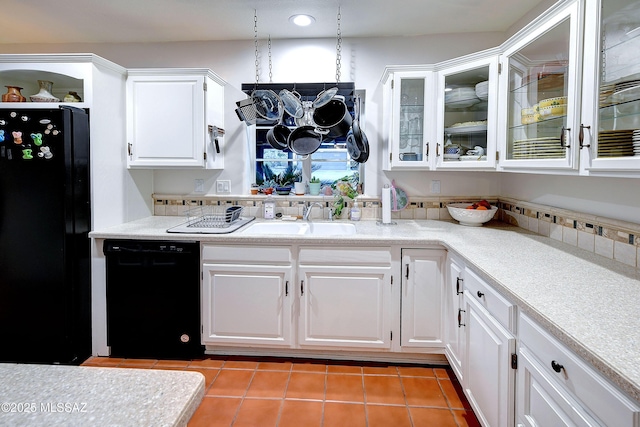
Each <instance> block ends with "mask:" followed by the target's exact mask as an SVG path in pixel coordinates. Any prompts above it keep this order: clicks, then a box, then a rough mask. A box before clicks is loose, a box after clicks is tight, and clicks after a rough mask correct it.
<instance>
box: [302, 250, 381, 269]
mask: <svg viewBox="0 0 640 427" xmlns="http://www.w3.org/2000/svg"><path fill="white" fill-rule="evenodd" d="M299 263H300V264H305V265H314V264H315V265H318V264H319V265H326V264H328V263H330V265H374V266H379V267H383V266H388V265H391V251H390V250H389V248H375V247H374V248H366V247H365V248H362V247H354V248H341V249H335V248H326V247H302V248H300V258H299Z"/></svg>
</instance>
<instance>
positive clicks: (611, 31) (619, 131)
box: [597, 0, 640, 158]
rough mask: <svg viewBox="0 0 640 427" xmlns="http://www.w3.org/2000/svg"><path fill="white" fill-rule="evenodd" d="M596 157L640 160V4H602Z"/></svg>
mask: <svg viewBox="0 0 640 427" xmlns="http://www.w3.org/2000/svg"><path fill="white" fill-rule="evenodd" d="M601 18H602V22H601V27H600V28H601V29H602V31H601V34H600V37H601V40H600V46H601V52H600V61H601V62H600V76H599V78H600V94H599V129H598V139H597V141H598V142H597V157H599V158H603V157H632V156H640V61H639V60H638V52H640V1H631V0H618V1H611V0H603V1H602V13H601Z"/></svg>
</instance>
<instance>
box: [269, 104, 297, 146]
mask: <svg viewBox="0 0 640 427" xmlns="http://www.w3.org/2000/svg"><path fill="white" fill-rule="evenodd" d="M278 110H279V111H280V119H279V120H278V124H277V125H275V126H274V127H272V128H271V129H269V132H267V142H268V143H269V145H271V146H272V147H273V148H275V149H276V150H286V149H287V148H288V145H287V144H288V140H289V134H291V129H289V128H288V127H286V126H285V125H283V124H282V118H283V115H284V109H283V108H282V103H280V106H279V108H278Z"/></svg>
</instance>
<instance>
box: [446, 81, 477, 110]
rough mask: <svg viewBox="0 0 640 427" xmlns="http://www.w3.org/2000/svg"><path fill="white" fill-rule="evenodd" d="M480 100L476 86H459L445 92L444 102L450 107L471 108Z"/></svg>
mask: <svg viewBox="0 0 640 427" xmlns="http://www.w3.org/2000/svg"><path fill="white" fill-rule="evenodd" d="M478 102H480V99H479V98H478V97H477V96H476V89H475V88H474V87H470V86H469V87H467V86H463V87H457V88H455V89H452V90H450V91H449V92H445V94H444V103H445V105H446V106H447V107H449V108H469V107H471V106H472V105H475V104H477V103H478Z"/></svg>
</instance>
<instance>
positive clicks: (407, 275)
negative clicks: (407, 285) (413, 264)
mask: <svg viewBox="0 0 640 427" xmlns="http://www.w3.org/2000/svg"><path fill="white" fill-rule="evenodd" d="M404 277H405V279H407V280H409V264H407V270H406V273H405V274H404Z"/></svg>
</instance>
